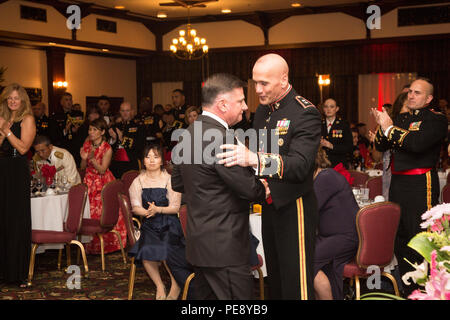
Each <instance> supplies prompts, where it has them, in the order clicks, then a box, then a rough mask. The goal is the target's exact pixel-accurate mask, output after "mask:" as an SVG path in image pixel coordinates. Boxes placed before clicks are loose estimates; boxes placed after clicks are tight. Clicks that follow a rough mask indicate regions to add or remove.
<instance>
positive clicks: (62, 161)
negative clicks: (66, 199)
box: [33, 136, 81, 185]
mask: <svg viewBox="0 0 450 320" xmlns="http://www.w3.org/2000/svg"><path fill="white" fill-rule="evenodd" d="M33 147H34V149H35V150H36V154H35V155H34V156H33V160H34V161H35V163H36V164H38V163H42V164H46V163H47V164H49V165H53V166H55V168H56V174H57V175H58V176H61V177H62V176H67V181H69V182H70V184H71V185H75V184H78V183H81V178H80V174H79V173H78V170H77V166H76V164H75V160H74V158H73V156H72V155H71V154H70V152H69V151H67V150H66V149H63V148H59V147H55V146H54V145H53V144H52V142H51V141H50V138H49V137H47V136H37V137H36V138H35V139H34V142H33Z"/></svg>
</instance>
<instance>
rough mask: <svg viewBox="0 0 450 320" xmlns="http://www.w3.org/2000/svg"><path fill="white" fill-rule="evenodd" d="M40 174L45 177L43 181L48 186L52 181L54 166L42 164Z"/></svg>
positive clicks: (54, 171)
mask: <svg viewBox="0 0 450 320" xmlns="http://www.w3.org/2000/svg"><path fill="white" fill-rule="evenodd" d="M41 173H42V176H43V177H44V178H45V183H46V184H47V186H50V185H51V184H52V183H53V178H54V177H55V174H56V168H55V166H50V165H48V164H44V165H43V166H42V168H41Z"/></svg>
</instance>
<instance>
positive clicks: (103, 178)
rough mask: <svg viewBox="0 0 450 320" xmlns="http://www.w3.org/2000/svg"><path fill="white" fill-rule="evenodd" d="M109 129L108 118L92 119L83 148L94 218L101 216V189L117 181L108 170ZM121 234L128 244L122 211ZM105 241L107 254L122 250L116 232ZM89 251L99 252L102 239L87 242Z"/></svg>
mask: <svg viewBox="0 0 450 320" xmlns="http://www.w3.org/2000/svg"><path fill="white" fill-rule="evenodd" d="M107 129H108V127H107V124H106V121H105V120H104V119H102V118H99V119H96V120H94V121H92V122H91V124H90V126H89V139H88V140H86V142H85V143H84V145H83V147H82V148H81V150H80V155H81V169H86V174H85V176H84V180H83V182H84V183H85V184H86V185H87V187H88V193H89V204H90V208H91V219H100V217H101V215H102V199H101V193H102V188H103V186H104V185H106V184H107V183H108V182H110V181H113V180H114V176H113V174H112V173H111V171H110V170H109V165H110V163H111V158H112V149H111V146H110V145H109V144H108V142H106V138H105V134H106V130H107ZM114 229H115V230H117V231H118V232H119V233H120V236H121V238H122V244H123V246H124V247H125V246H126V240H127V230H126V226H125V221H124V219H123V215H122V214H121V213H120V214H119V219H118V222H117V224H116V226H115V227H114ZM103 239H104V243H105V253H109V252H113V251H117V250H119V249H120V244H119V240H118V239H117V237H116V235H115V234H114V233H107V234H105V235H104V236H103ZM86 251H87V253H89V254H98V253H100V252H101V251H100V240H99V238H98V237H97V236H95V237H94V238H93V240H92V241H91V242H90V243H89V244H87V245H86Z"/></svg>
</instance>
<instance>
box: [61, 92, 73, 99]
mask: <svg viewBox="0 0 450 320" xmlns="http://www.w3.org/2000/svg"><path fill="white" fill-rule="evenodd" d="M65 96H69V97H71V98H72V94H71V93H70V92H64V93H63V94H62V95H61V98H62V97H65Z"/></svg>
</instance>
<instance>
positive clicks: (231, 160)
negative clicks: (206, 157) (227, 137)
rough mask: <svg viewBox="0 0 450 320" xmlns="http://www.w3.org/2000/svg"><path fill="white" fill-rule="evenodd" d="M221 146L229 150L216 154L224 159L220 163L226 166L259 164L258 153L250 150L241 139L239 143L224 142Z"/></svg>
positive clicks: (254, 165) (252, 165)
mask: <svg viewBox="0 0 450 320" xmlns="http://www.w3.org/2000/svg"><path fill="white" fill-rule="evenodd" d="M220 148H221V149H227V150H228V151H226V152H222V153H219V154H217V155H216V157H217V158H219V159H222V160H219V162H218V163H219V164H223V165H225V167H232V166H235V165H238V166H241V167H254V168H256V166H257V165H258V155H257V154H256V153H254V152H251V151H250V150H248V149H247V147H246V146H245V145H243V144H242V143H241V142H240V141H239V140H238V144H237V145H235V144H223V145H221V146H220Z"/></svg>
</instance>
